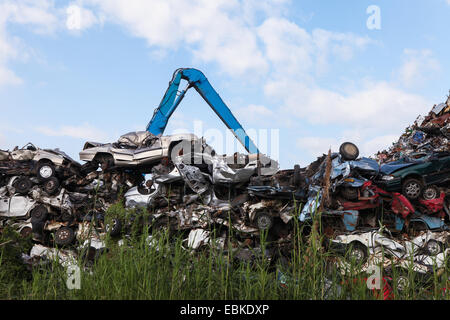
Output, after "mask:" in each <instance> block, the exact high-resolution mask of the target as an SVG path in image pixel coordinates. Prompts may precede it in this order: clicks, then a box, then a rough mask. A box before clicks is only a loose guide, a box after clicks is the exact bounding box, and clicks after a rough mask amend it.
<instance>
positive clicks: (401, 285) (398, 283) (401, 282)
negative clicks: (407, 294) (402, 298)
mask: <svg viewBox="0 0 450 320" xmlns="http://www.w3.org/2000/svg"><path fill="white" fill-rule="evenodd" d="M409 286H410V281H409V278H408V277H407V276H405V275H399V276H398V277H397V279H396V280H395V288H397V290H398V291H406V290H408V288H409Z"/></svg>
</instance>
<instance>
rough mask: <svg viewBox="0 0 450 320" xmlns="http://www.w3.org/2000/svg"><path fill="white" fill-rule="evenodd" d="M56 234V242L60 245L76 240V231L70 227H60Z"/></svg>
mask: <svg viewBox="0 0 450 320" xmlns="http://www.w3.org/2000/svg"><path fill="white" fill-rule="evenodd" d="M54 236H55V238H54V239H55V243H56V244H57V245H59V246H67V245H69V244H71V243H72V242H73V241H74V240H75V232H74V231H73V230H72V228H69V227H61V228H59V229H58V230H56V232H55V235H54Z"/></svg>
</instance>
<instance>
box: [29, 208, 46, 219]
mask: <svg viewBox="0 0 450 320" xmlns="http://www.w3.org/2000/svg"><path fill="white" fill-rule="evenodd" d="M47 214H48V212H47V208H46V207H45V206H44V205H42V204H41V205H38V206H36V207H34V208H33V210H31V220H32V221H45V220H46V219H47Z"/></svg>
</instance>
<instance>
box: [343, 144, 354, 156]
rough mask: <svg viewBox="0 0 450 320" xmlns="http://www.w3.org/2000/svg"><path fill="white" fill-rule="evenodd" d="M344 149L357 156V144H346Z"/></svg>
mask: <svg viewBox="0 0 450 320" xmlns="http://www.w3.org/2000/svg"><path fill="white" fill-rule="evenodd" d="M344 150H345V152H346V153H348V154H349V155H352V156H355V154H356V148H355V146H353V145H351V144H347V145H345V146H344Z"/></svg>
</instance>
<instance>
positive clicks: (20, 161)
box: [0, 142, 81, 181]
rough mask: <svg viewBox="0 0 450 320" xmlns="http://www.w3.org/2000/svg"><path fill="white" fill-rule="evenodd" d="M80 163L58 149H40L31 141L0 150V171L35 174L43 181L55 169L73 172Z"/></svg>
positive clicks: (7, 173) (3, 172)
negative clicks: (8, 149) (19, 146)
mask: <svg viewBox="0 0 450 320" xmlns="http://www.w3.org/2000/svg"><path fill="white" fill-rule="evenodd" d="M80 168H81V165H80V164H79V163H78V162H77V161H75V160H73V159H72V158H71V157H69V156H68V155H67V154H66V153H64V152H62V151H61V150H59V149H53V150H52V149H40V148H38V147H36V146H35V145H33V144H32V143H30V142H29V143H27V144H26V145H25V146H23V147H22V148H20V149H19V148H18V147H15V148H14V150H13V151H3V150H0V173H2V174H5V175H30V174H36V176H37V177H38V178H39V179H40V180H41V181H45V180H48V179H50V178H51V177H54V176H55V175H56V172H57V171H67V172H70V173H71V174H75V173H76V172H78V170H79V169H80Z"/></svg>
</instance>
